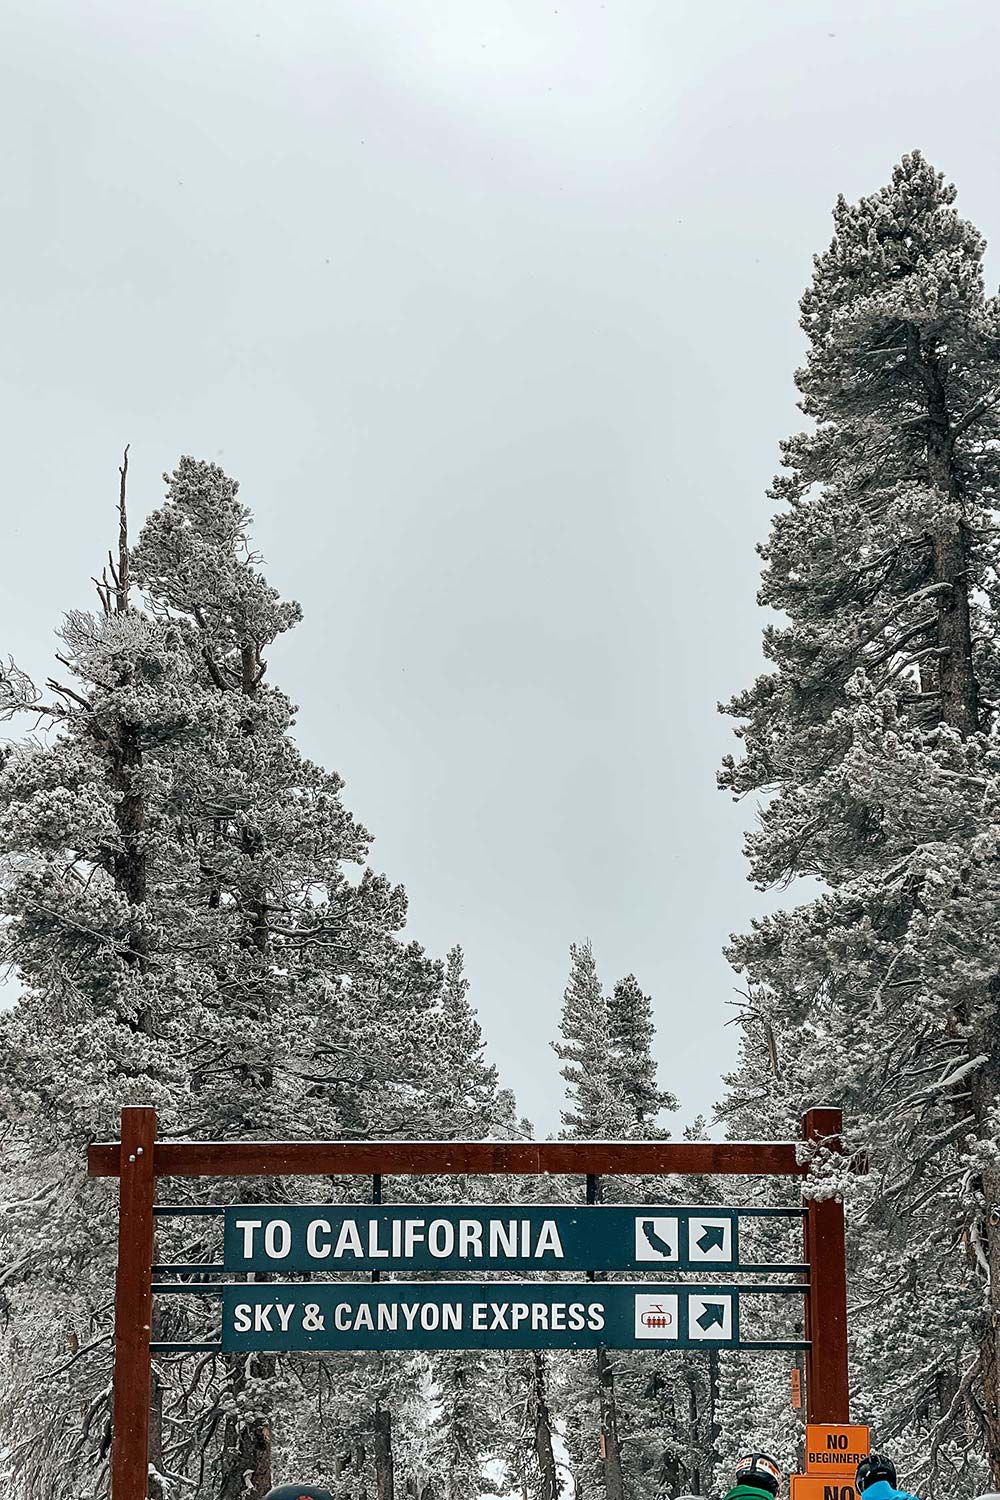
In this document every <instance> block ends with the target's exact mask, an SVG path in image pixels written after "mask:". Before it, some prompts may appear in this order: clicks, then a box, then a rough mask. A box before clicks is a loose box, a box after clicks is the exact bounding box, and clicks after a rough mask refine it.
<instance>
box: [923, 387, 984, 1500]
mask: <svg viewBox="0 0 1000 1500" xmlns="http://www.w3.org/2000/svg"><path fill="white" fill-rule="evenodd" d="M925 368H926V369H927V371H928V376H927V379H926V384H927V390H928V409H929V417H930V422H929V425H928V441H927V467H928V476H929V478H930V481H931V484H932V485H933V486H934V488H935V489H936V490H937V491H938V492H939V493H940V494H942V495H944V496H945V497H946V498H947V499H948V500H949V501H950V502H951V503H952V504H958V503H960V501H961V491H960V488H959V484H958V479H957V475H956V470H955V461H954V435H953V431H952V423H951V417H950V414H949V411H948V405H947V398H946V394H945V389H944V383H943V381H942V378H941V373H940V370H939V367H938V365H937V363H936V362H935V361H934V360H928V361H926V365H925ZM971 545H972V538H971V537H970V535H969V532H968V529H967V527H966V526H965V524H964V522H962V521H959V523H958V525H957V526H956V527H955V528H954V529H949V530H944V531H942V532H940V533H938V534H936V535H934V537H933V538H932V546H933V563H934V582H935V583H937V584H941V585H945V587H942V588H941V590H940V592H939V593H938V596H937V597H938V647H939V650H940V656H939V659H938V660H939V666H938V679H937V687H938V691H939V692H940V695H941V708H940V717H941V723H943V724H947V725H949V726H950V727H951V728H952V729H955V730H957V731H958V733H959V734H961V735H962V736H966V735H970V734H975V733H977V732H978V731H979V729H980V727H981V726H980V711H979V686H978V683H977V680H976V669H975V660H974V657H973V650H972V624H971V620H970V617H969V571H970V560H971V559H970V551H971ZM998 996H1000V983H998V982H997V981H994V983H993V985H992V986H991V994H990V995H989V997H988V998H987V1002H986V1004H985V1005H983V1003H982V999H981V998H979V999H977V1001H976V1002H975V1003H974V1006H973V1007H972V1008H973V1009H974V1011H976V1012H979V1013H980V1014H983V1015H984V1020H983V1021H982V1023H981V1025H979V1026H972V1027H969V1024H968V1017H967V1016H958V1017H956V1020H957V1022H958V1024H959V1025H960V1026H961V1027H962V1029H963V1030H965V1031H966V1034H967V1035H968V1036H969V1043H968V1046H969V1058H970V1060H971V1059H972V1058H973V1057H977V1056H980V1055H982V1054H985V1055H986V1057H987V1058H988V1059H989V1061H988V1062H987V1063H986V1064H984V1065H983V1066H981V1067H980V1068H978V1069H977V1070H976V1071H975V1072H974V1073H973V1075H972V1077H971V1081H970V1097H971V1105H972V1113H973V1117H974V1119H975V1134H976V1136H977V1138H978V1140H980V1141H982V1142H987V1141H991V1140H992V1138H993V1118H992V1117H993V1111H994V1109H995V1107H996V1103H997V1098H998V1095H1000V1053H998V1044H1000V1036H998V1034H997V1022H996V1019H995V1015H994V1012H995V1008H996V1002H997V999H998ZM979 1187H980V1190H981V1192H982V1196H983V1204H984V1211H983V1216H982V1221H981V1223H980V1224H979V1225H974V1226H973V1234H974V1235H978V1239H979V1253H980V1255H981V1256H982V1259H983V1260H984V1261H985V1262H986V1266H985V1267H982V1269H983V1270H984V1272H985V1273H986V1274H987V1275H988V1278H989V1280H988V1286H987V1292H986V1306H985V1309H984V1322H983V1329H982V1334H981V1338H980V1356H979V1358H980V1373H979V1380H980V1390H981V1393H982V1422H983V1428H984V1431H983V1437H984V1439H985V1446H986V1454H987V1458H988V1460H989V1465H990V1475H991V1483H992V1485H993V1487H994V1488H998V1487H1000V1168H997V1167H996V1166H994V1165H992V1164H990V1165H988V1166H987V1167H986V1168H985V1169H984V1170H983V1172H982V1175H981V1177H980V1179H979ZM973 1253H975V1251H974V1250H973ZM978 1259H979V1257H978V1256H977V1260H978ZM987 1268H988V1269H987Z"/></svg>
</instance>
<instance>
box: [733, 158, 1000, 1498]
mask: <svg viewBox="0 0 1000 1500" xmlns="http://www.w3.org/2000/svg"><path fill="white" fill-rule="evenodd" d="M954 202H955V191H954V189H953V188H952V187H951V186H949V185H947V184H946V183H945V182H944V180H943V178H942V177H941V176H940V175H939V174H938V173H937V172H935V171H934V170H933V169H932V168H931V167H930V166H929V164H928V163H927V162H926V161H925V160H924V159H923V158H922V157H921V156H920V155H919V154H916V153H914V154H913V155H910V156H907V157H905V158H904V159H903V161H902V162H901V164H900V165H899V166H898V167H896V169H895V170H894V172H893V175H892V180H891V182H890V183H889V184H888V185H887V186H886V187H885V188H883V189H882V190H881V191H879V192H877V193H875V194H873V195H872V196H870V197H867V198H863V199H862V200H861V201H860V202H859V203H857V204H855V205H849V204H848V203H846V202H845V201H844V200H843V199H840V200H839V201H838V203H837V206H836V209H835V211H834V238H833V241H832V244H831V246H830V248H829V250H828V251H827V252H825V253H824V254H823V255H821V256H819V257H818V258H817V259H816V262H815V273H814V277H813V282H812V286H811V287H810V288H809V290H808V291H807V292H806V294H805V296H804V298H803V301H802V326H803V329H804V331H805V333H806V336H807V339H808V344H809V347H808V353H807V358H806V363H805V366H804V368H803V369H802V370H801V371H800V372H799V373H798V375H797V383H798V387H799V390H800V392H801V395H802V402H801V405H802V409H803V411H804V412H805V414H806V416H807V417H809V418H810V419H811V426H810V429H809V430H808V431H806V432H803V433H800V434H798V435H797V436H795V437H793V438H791V439H790V440H789V441H788V442H787V443H785V445H784V448H783V461H784V464H785V467H786V470H787V472H786V473H785V474H784V475H783V476H782V477H780V478H779V479H777V480H776V481H775V485H774V489H773V491H772V494H773V496H774V498H775V499H777V500H779V501H781V502H782V503H783V506H784V508H783V510H782V511H781V513H780V514H779V515H778V516H777V517H776V518H775V521H774V523H773V527H772V531H771V535H770V538H769V540H768V542H767V544H766V545H765V546H764V547H763V548H762V549H761V552H762V557H763V559H764V572H763V586H762V589H761V594H760V599H761V603H762V604H764V605H766V606H768V607H770V608H772V609H775V610H777V611H780V612H781V613H782V614H783V615H784V616H785V618H786V621H787V623H782V624H775V625H772V626H770V627H769V628H768V629H767V630H766V631H765V637H764V640H765V651H766V654H767V656H768V658H769V660H770V662H771V664H772V670H770V671H768V672H767V673H766V674H765V675H763V676H762V677H761V678H759V679H758V681H757V682H756V684H755V685H754V686H753V687H752V688H751V689H750V690H749V691H748V692H746V693H744V694H742V695H741V696H740V697H738V698H737V699H735V700H734V701H733V702H732V703H731V704H730V705H729V709H728V711H729V712H730V713H732V714H734V715H735V716H736V717H737V718H739V719H742V720H744V721H745V723H744V724H743V726H742V727H741V728H740V730H739V734H740V736H741V738H742V740H743V743H744V755H743V758H742V759H741V760H740V761H739V762H738V763H737V762H735V761H733V760H732V759H730V760H728V761H727V763H726V766H725V769H724V772H723V776H722V782H723V785H724V786H726V787H727V788H729V789H730V790H731V791H732V792H733V793H735V794H736V795H737V796H743V795H745V794H747V793H758V794H761V793H763V794H766V801H765V804H764V807H763V811H762V812H761V815H760V827H759V829H758V831H757V832H756V833H754V834H753V835H752V836H751V837H750V838H749V839H748V855H749V859H750V865H751V874H752V878H753V879H754V880H755V881H757V882H758V884H760V885H761V886H767V885H773V884H781V883H785V882H788V881H791V880H794V879H795V878H796V877H797V876H804V875H805V876H811V877H813V878H815V879H816V880H818V881H819V882H820V883H821V885H822V887H823V889H822V891H821V893H820V894H819V895H818V896H817V897H816V898H815V899H813V900H811V901H808V902H806V903H805V904H803V905H802V906H800V907H798V908H797V909H795V910H793V911H790V912H784V913H781V914H778V915H776V916H774V917H771V918H768V919H765V920H762V921H760V922H758V923H756V924H755V926H754V929H753V931H752V932H751V933H750V934H749V935H748V936H746V937H743V938H738V939H735V940H734V941H733V943H732V947H731V950H730V952H731V957H732V961H733V963H734V964H735V966H736V967H737V968H738V969H740V970H742V971H743V972H745V973H746V975H747V977H748V981H749V986H750V1001H751V1008H752V1014H751V1015H749V1016H748V1022H747V1025H748V1027H749V1028H750V1030H751V1031H752V1032H753V1033H754V1034H755V1035H756V1037H757V1039H758V1044H759V1046H760V1047H764V1046H765V1045H767V1044H768V1042H767V1038H768V1036H770V1037H771V1039H772V1040H773V1041H776V1044H777V1047H778V1050H779V1051H780V1054H781V1059H782V1070H783V1080H782V1088H781V1094H782V1096H783V1098H784V1100H785V1102H786V1106H787V1114H786V1117H785V1121H784V1125H783V1130H790V1129H793V1128H794V1121H795V1119H796V1118H797V1117H798V1115H799V1114H800V1112H801V1110H802V1108H803V1107H805V1106H807V1105H809V1104H813V1103H818V1102H823V1101H827V1102H835V1103H839V1104H841V1105H843V1107H844V1108H845V1111H846V1115H847V1122H848V1123H847V1129H848V1144H849V1146H850V1147H851V1148H852V1151H853V1150H863V1151H866V1152H867V1153H868V1158H869V1161H870V1171H869V1172H868V1173H867V1174H866V1175H865V1176H864V1177H863V1178H861V1177H858V1176H857V1175H853V1176H851V1175H847V1176H845V1175H843V1174H842V1175H841V1177H840V1178H839V1180H836V1185H838V1186H840V1187H842V1188H843V1189H844V1190H845V1191H846V1192H847V1193H848V1194H849V1195H850V1199H851V1202H852V1205H853V1212H852V1219H853V1222H854V1225H855V1236H856V1239H855V1262H854V1270H853V1277H852V1284H853V1296H852V1301H853V1303H854V1313H853V1330H854V1351H855V1383H856V1393H857V1404H858V1407H859V1409H860V1410H861V1411H863V1412H864V1413H865V1414H871V1415H872V1417H873V1418H874V1420H875V1421H876V1430H877V1433H878V1435H879V1440H880V1441H884V1442H890V1441H891V1442H893V1443H894V1445H895V1446H896V1447H897V1449H899V1450H900V1451H902V1452H904V1453H906V1454H907V1455H908V1456H910V1457H911V1462H912V1465H913V1467H912V1468H911V1470H910V1474H911V1477H919V1476H918V1475H917V1473H916V1471H917V1469H920V1471H921V1473H922V1474H923V1475H924V1476H925V1477H926V1476H927V1474H928V1473H929V1474H930V1475H931V1477H932V1480H933V1482H934V1483H936V1484H937V1485H938V1486H939V1492H940V1493H961V1492H963V1491H964V1492H967V1491H968V1488H969V1485H970V1484H979V1485H980V1487H983V1484H984V1481H985V1479H986V1473H987V1471H988V1472H989V1474H990V1475H991V1477H992V1481H993V1483H994V1484H996V1483H997V1482H998V1481H1000V1349H998V1344H1000V1207H998V1205H1000V1151H998V1148H997V1137H998V1113H997V1099H998V1081H1000V1047H998V1036H997V994H998V987H1000V920H998V918H1000V906H998V870H1000V865H998V862H997V857H996V849H997V845H998V836H1000V817H998V813H1000V776H998V771H1000V760H998V751H997V744H996V738H995V731H994V727H993V726H994V723H995V714H996V706H997V701H998V691H997V688H998V681H1000V670H998V655H997V647H996V637H997V628H996V627H997V618H996V604H997V588H998V584H997V542H996V537H997V530H996V507H997V484H998V459H1000V442H998V438H1000V424H998V416H997V403H998V401H1000V359H998V355H1000V318H998V305H997V302H996V301H995V300H994V299H989V298H987V297H986V296H985V295H984V290H983V272H982V257H983V241H982V239H981V237H980V235H979V234H978V232H977V231H976V230H975V229H974V228H973V227H972V226H971V225H970V224H968V223H967V222H966V221H964V220H962V219H961V218H959V216H958V214H957V213H956V211H955V207H954ZM752 1087H753V1085H751V1088H752ZM869 1293H870V1295H869ZM904 1467H906V1465H904Z"/></svg>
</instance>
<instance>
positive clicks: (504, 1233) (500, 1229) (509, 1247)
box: [490, 1219, 517, 1260]
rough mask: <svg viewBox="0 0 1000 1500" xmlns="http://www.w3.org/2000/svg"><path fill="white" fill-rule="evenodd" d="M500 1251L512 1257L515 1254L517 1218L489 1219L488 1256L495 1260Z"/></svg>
mask: <svg viewBox="0 0 1000 1500" xmlns="http://www.w3.org/2000/svg"><path fill="white" fill-rule="evenodd" d="M501 1250H502V1253H503V1254H504V1255H509V1256H510V1257H511V1258H513V1257H514V1256H515V1255H516V1254H517V1220H516V1219H508V1220H507V1221H506V1223H505V1222H504V1221H503V1220H502V1219H491V1220H490V1258H491V1260H496V1259H497V1257H498V1256H499V1255H500V1254H501Z"/></svg>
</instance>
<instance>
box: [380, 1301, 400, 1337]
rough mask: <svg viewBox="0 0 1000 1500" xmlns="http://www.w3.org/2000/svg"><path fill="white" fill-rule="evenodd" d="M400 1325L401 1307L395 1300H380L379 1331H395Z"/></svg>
mask: <svg viewBox="0 0 1000 1500" xmlns="http://www.w3.org/2000/svg"><path fill="white" fill-rule="evenodd" d="M398 1326H399V1308H398V1307H397V1306H396V1304H395V1303H394V1302H380V1303H379V1305H378V1331H379V1333H385V1332H386V1331H389V1332H390V1333H395V1332H396V1329H397V1327H398Z"/></svg>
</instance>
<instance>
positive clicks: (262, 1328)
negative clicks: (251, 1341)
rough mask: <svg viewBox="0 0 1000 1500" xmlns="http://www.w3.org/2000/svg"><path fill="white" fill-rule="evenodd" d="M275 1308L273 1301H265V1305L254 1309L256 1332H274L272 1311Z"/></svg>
mask: <svg viewBox="0 0 1000 1500" xmlns="http://www.w3.org/2000/svg"><path fill="white" fill-rule="evenodd" d="M273 1308H274V1303H273V1302H265V1303H264V1304H263V1306H258V1307H255V1308H254V1310H253V1328H254V1333H273V1332H274V1329H273V1328H272V1327H271V1312H272V1310H273Z"/></svg>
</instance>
